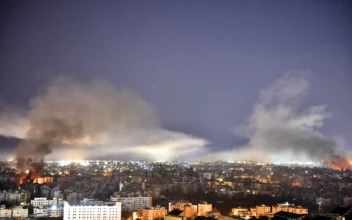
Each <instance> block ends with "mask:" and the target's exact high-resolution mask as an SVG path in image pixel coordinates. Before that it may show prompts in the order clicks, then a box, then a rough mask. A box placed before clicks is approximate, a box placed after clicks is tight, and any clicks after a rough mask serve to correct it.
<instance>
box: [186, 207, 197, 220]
mask: <svg viewBox="0 0 352 220" xmlns="http://www.w3.org/2000/svg"><path fill="white" fill-rule="evenodd" d="M183 211H184V213H183V214H184V216H185V217H186V218H195V217H196V216H197V206H196V205H188V204H187V205H185V206H184V209H183Z"/></svg>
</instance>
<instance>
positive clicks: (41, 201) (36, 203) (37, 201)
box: [31, 198, 58, 207]
mask: <svg viewBox="0 0 352 220" xmlns="http://www.w3.org/2000/svg"><path fill="white" fill-rule="evenodd" d="M57 201H58V200H57V199H56V198H53V199H52V200H48V199H46V198H34V200H31V205H32V206H33V207H42V206H51V205H57V204H58V202H57Z"/></svg>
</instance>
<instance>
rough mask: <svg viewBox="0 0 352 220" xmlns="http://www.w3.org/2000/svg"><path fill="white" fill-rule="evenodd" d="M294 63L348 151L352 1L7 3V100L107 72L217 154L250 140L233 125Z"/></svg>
mask: <svg viewBox="0 0 352 220" xmlns="http://www.w3.org/2000/svg"><path fill="white" fill-rule="evenodd" d="M289 70H298V71H306V70H308V71H310V72H311V73H312V74H310V76H309V81H310V83H311V88H310V90H309V94H308V96H307V97H306V98H305V99H304V101H303V102H302V108H304V107H305V106H311V105H320V104H323V105H326V106H327V110H328V111H329V112H330V113H332V117H331V118H329V119H327V120H326V121H325V123H324V126H323V127H321V128H319V130H320V131H321V132H322V133H323V134H325V135H328V136H335V135H339V136H342V137H343V138H344V139H345V140H346V148H347V149H349V150H350V151H351V150H352V145H351V143H352V138H351V131H352V116H351V112H352V102H351V94H352V2H351V1H348V0H345V1H344V0H341V1H336V0H331V1H326V0H316V1H314V0H311V1H307V0H304V1H300V0H295V1H288V0H284V1H282V0H277V1H272V0H257V1H256V0H245V1H241V0H238V1H215V0H214V1H189V0H186V1H181V0H178V1H165V0H161V1H153V0H152V1H122V0H121V1H51V0H45V1H44V0H43V1H13V0H8V1H6V0H3V1H1V2H0V101H1V102H0V103H6V104H11V105H14V106H18V107H21V108H27V107H28V102H29V100H30V99H31V98H32V97H34V96H36V95H37V94H39V93H41V92H42V90H43V88H44V87H45V86H46V85H47V83H49V82H51V81H52V80H54V79H56V78H58V77H61V76H69V77H71V78H74V79H76V80H78V81H87V80H90V79H101V80H105V81H108V82H110V83H112V84H114V85H115V86H116V87H123V88H129V89H132V90H136V91H138V92H139V93H140V94H141V95H142V96H143V98H144V99H145V100H147V101H148V102H149V103H151V104H152V105H153V106H154V107H155V109H156V112H157V115H158V117H159V118H160V121H161V123H162V126H163V127H164V128H166V129H170V130H174V131H179V132H184V133H187V134H192V135H194V136H197V137H202V138H204V139H207V140H208V141H209V142H211V144H210V145H209V146H208V148H209V149H212V150H214V151H215V150H222V149H229V148H233V147H236V146H239V145H242V144H243V143H245V142H246V140H245V139H244V138H240V137H238V136H236V135H234V134H233V132H232V131H233V129H234V128H236V127H237V126H238V125H240V124H243V123H245V121H246V119H247V117H248V116H249V115H250V114H251V111H252V106H253V104H254V103H255V102H256V100H258V94H259V93H260V91H261V90H262V89H263V88H266V87H267V86H268V85H270V84H271V83H273V82H275V80H277V79H278V78H280V77H281V76H282V75H283V74H284V73H285V72H287V71H289ZM14 143H16V141H15V140H13V139H9V138H5V137H1V142H0V144H1V146H0V149H2V151H3V152H5V151H6V152H7V151H8V150H9V148H10V147H13V145H15V144H14ZM11 149H12V148H11Z"/></svg>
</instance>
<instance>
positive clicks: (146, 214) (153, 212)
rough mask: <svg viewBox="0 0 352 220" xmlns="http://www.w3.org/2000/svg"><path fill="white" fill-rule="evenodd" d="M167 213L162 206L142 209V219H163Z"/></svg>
mask: <svg viewBox="0 0 352 220" xmlns="http://www.w3.org/2000/svg"><path fill="white" fill-rule="evenodd" d="M166 215H167V210H166V209H165V208H164V207H160V206H158V207H151V208H145V209H142V220H154V219H163V218H164V216H166Z"/></svg>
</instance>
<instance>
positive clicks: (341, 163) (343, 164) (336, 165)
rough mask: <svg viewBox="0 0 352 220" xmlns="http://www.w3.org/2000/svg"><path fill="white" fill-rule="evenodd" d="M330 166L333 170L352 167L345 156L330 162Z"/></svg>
mask: <svg viewBox="0 0 352 220" xmlns="http://www.w3.org/2000/svg"><path fill="white" fill-rule="evenodd" d="M330 166H331V168H332V169H335V170H346V169H352V166H351V164H350V162H349V161H348V160H347V159H346V158H339V160H337V161H333V162H331V164H330Z"/></svg>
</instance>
